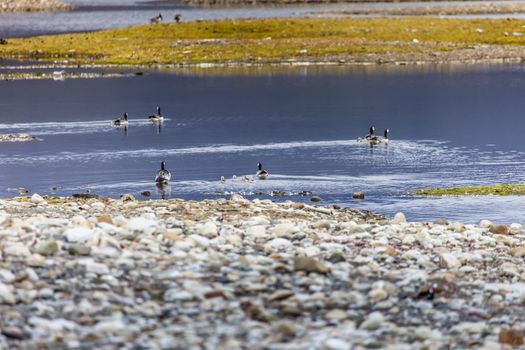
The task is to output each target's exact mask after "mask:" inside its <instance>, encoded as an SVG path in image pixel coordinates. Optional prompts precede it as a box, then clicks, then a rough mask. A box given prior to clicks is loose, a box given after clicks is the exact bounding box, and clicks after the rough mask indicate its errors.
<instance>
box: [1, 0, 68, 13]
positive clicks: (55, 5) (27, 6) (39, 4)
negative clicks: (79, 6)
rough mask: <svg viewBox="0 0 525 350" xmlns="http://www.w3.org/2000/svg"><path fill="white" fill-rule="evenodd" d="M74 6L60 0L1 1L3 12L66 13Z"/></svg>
mask: <svg viewBox="0 0 525 350" xmlns="http://www.w3.org/2000/svg"><path fill="white" fill-rule="evenodd" d="M71 8H72V6H71V5H69V4H66V3H64V2H62V1H59V0H0V13H2V12H33V11H65V10H71Z"/></svg>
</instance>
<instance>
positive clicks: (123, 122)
mask: <svg viewBox="0 0 525 350" xmlns="http://www.w3.org/2000/svg"><path fill="white" fill-rule="evenodd" d="M113 125H115V126H124V125H128V113H124V117H123V118H118V119H115V120H114V121H113Z"/></svg>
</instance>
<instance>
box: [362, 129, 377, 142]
mask: <svg viewBox="0 0 525 350" xmlns="http://www.w3.org/2000/svg"><path fill="white" fill-rule="evenodd" d="M375 131H376V128H374V127H373V126H371V127H370V130H369V131H368V134H367V135H365V136H363V137H358V138H357V142H361V141H370V139H372V138H373V137H375V135H374V132H375Z"/></svg>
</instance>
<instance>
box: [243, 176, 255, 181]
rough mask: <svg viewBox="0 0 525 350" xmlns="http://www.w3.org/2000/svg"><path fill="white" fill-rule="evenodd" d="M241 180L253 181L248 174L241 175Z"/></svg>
mask: <svg viewBox="0 0 525 350" xmlns="http://www.w3.org/2000/svg"><path fill="white" fill-rule="evenodd" d="M242 181H243V182H253V178H252V177H251V176H248V175H244V176H243V177H242Z"/></svg>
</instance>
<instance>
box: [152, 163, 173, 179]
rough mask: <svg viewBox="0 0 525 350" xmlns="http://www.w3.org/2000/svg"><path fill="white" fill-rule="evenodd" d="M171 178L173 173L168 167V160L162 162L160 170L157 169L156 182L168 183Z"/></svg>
mask: <svg viewBox="0 0 525 350" xmlns="http://www.w3.org/2000/svg"><path fill="white" fill-rule="evenodd" d="M170 180H171V173H170V172H169V170H167V169H166V162H164V161H163V162H161V163H160V170H159V171H157V175H156V176H155V182H157V183H164V184H167V183H168V182H170Z"/></svg>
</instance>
